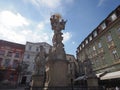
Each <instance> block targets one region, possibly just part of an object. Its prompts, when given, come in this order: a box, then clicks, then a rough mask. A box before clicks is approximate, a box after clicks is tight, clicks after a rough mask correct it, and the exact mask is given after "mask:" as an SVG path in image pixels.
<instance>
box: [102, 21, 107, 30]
mask: <svg viewBox="0 0 120 90" xmlns="http://www.w3.org/2000/svg"><path fill="white" fill-rule="evenodd" d="M101 28H102V30H104V29H105V28H106V24H105V22H104V23H102V24H101Z"/></svg>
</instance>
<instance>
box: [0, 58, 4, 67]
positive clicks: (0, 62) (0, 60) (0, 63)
mask: <svg viewBox="0 0 120 90" xmlns="http://www.w3.org/2000/svg"><path fill="white" fill-rule="evenodd" d="M2 60H3V58H0V66H1V65H2Z"/></svg>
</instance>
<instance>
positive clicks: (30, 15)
mask: <svg viewBox="0 0 120 90" xmlns="http://www.w3.org/2000/svg"><path fill="white" fill-rule="evenodd" d="M119 4H120V0H0V39H1V40H7V41H12V42H16V43H20V44H25V43H26V41H29V42H47V43H49V44H51V45H52V41H51V40H52V36H53V31H52V30H51V26H50V21H49V18H50V16H51V15H52V14H54V13H60V14H61V15H62V17H63V18H64V19H65V20H68V22H67V23H66V28H65V30H64V31H63V33H64V34H63V37H64V40H63V43H64V45H65V50H66V53H68V54H74V55H75V54H76V53H75V52H76V48H77V47H78V46H79V44H80V43H81V42H82V41H83V40H84V38H85V37H87V35H88V34H89V33H90V32H92V30H94V29H95V28H96V27H97V26H98V25H99V24H100V23H101V22H102V20H104V19H105V18H106V17H107V16H108V15H109V14H110V13H111V12H112V11H113V10H114V9H115V8H116V7H117V6H118V5H119Z"/></svg>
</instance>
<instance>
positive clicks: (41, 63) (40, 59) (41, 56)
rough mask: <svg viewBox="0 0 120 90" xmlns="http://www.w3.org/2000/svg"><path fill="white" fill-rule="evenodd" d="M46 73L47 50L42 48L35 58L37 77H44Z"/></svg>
mask: <svg viewBox="0 0 120 90" xmlns="http://www.w3.org/2000/svg"><path fill="white" fill-rule="evenodd" d="M44 73H45V50H44V47H43V46H40V52H39V53H38V54H37V55H36V57H35V72H34V74H35V75H44Z"/></svg>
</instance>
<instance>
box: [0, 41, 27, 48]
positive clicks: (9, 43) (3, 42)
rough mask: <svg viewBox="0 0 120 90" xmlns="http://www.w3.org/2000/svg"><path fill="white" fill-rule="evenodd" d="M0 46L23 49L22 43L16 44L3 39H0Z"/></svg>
mask: <svg viewBox="0 0 120 90" xmlns="http://www.w3.org/2000/svg"><path fill="white" fill-rule="evenodd" d="M0 46H8V47H11V48H17V49H23V50H24V49H25V45H23V44H18V43H14V42H9V41H4V40H0Z"/></svg>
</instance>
